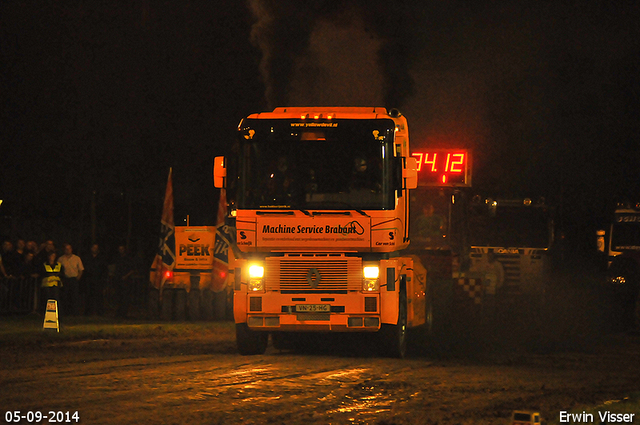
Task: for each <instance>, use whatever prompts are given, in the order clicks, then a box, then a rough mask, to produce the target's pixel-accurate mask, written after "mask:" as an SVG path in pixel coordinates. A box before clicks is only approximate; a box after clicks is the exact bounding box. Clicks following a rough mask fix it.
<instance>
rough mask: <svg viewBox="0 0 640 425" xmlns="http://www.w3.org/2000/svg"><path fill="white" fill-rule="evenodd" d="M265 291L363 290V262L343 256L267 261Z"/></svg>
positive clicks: (293, 256) (298, 256)
mask: <svg viewBox="0 0 640 425" xmlns="http://www.w3.org/2000/svg"><path fill="white" fill-rule="evenodd" d="M266 264H267V267H266V270H265V287H266V289H267V290H270V291H282V292H286V293H331V292H337V293H340V292H346V291H359V290H361V289H362V259H361V258H358V257H347V256H345V255H344V254H286V255H285V256H284V257H269V258H267V261H266Z"/></svg>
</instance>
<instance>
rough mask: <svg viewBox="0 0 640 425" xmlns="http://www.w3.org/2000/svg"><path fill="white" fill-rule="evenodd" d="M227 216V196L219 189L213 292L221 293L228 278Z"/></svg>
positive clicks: (228, 237)
mask: <svg viewBox="0 0 640 425" xmlns="http://www.w3.org/2000/svg"><path fill="white" fill-rule="evenodd" d="M226 215H227V195H226V191H225V190H224V189H220V201H219V202H218V215H217V217H216V240H215V244H214V249H213V276H212V278H211V283H212V288H213V291H214V292H221V291H223V290H224V289H225V288H226V286H227V279H228V276H229V247H230V246H231V240H232V239H231V234H230V231H229V230H230V229H229V227H228V226H227V225H226V224H225V217H226Z"/></svg>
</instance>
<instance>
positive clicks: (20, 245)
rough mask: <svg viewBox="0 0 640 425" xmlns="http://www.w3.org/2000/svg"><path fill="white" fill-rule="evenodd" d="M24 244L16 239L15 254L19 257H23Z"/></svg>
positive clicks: (22, 240) (21, 240)
mask: <svg viewBox="0 0 640 425" xmlns="http://www.w3.org/2000/svg"><path fill="white" fill-rule="evenodd" d="M25 247H26V244H25V243H24V239H18V240H17V241H16V252H17V253H18V255H20V256H24V251H25Z"/></svg>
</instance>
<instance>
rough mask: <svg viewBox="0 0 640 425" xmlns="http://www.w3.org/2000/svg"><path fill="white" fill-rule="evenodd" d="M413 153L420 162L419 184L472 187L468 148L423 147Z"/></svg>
mask: <svg viewBox="0 0 640 425" xmlns="http://www.w3.org/2000/svg"><path fill="white" fill-rule="evenodd" d="M411 155H412V156H413V157H414V158H415V159H416V161H417V163H418V186H440V187H471V158H470V155H469V151H468V150H467V149H422V150H419V151H416V152H413V153H412V154H411Z"/></svg>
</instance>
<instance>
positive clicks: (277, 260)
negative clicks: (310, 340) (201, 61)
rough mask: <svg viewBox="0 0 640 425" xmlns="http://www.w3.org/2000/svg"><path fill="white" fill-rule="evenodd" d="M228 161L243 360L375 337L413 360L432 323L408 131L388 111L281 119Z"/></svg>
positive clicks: (219, 176)
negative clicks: (321, 339)
mask: <svg viewBox="0 0 640 425" xmlns="http://www.w3.org/2000/svg"><path fill="white" fill-rule="evenodd" d="M234 152H235V154H234V156H233V157H229V158H225V157H216V158H215V163H214V182H215V186H216V187H219V188H226V190H227V192H226V193H227V198H228V200H229V215H228V217H229V220H230V225H232V226H235V228H236V232H235V236H236V241H235V243H236V244H237V248H238V251H239V255H238V256H237V257H236V258H235V259H233V260H230V263H229V272H230V280H231V281H232V282H231V285H233V290H234V297H233V298H234V306H233V314H234V319H235V324H236V337H237V346H238V350H239V352H240V353H241V354H244V355H247V354H261V353H263V352H264V351H265V349H266V347H267V345H268V339H269V335H270V334H271V335H272V339H273V342H274V345H276V346H278V344H280V342H281V341H282V340H283V339H286V338H287V337H288V336H291V334H293V333H297V332H370V333H372V334H373V333H375V334H376V335H377V336H378V337H379V338H380V339H381V341H380V347H381V348H382V350H383V351H384V353H385V354H386V355H389V356H394V357H403V356H404V355H405V352H406V343H407V329H408V328H412V327H418V326H421V325H423V324H425V321H426V316H427V314H426V301H425V295H426V287H425V286H426V275H425V273H424V271H423V270H422V271H420V273H417V272H416V273H415V274H414V258H413V257H411V256H409V255H405V254H403V250H404V249H405V248H406V247H407V246H408V245H409V228H408V222H409V189H413V188H415V187H416V186H417V171H416V159H415V158H414V157H412V156H411V154H410V151H409V135H408V127H407V121H406V118H405V117H404V116H402V114H400V113H399V112H398V111H397V110H390V111H387V110H386V109H385V108H380V107H370V108H364V107H353V108H351V107H334V108H327V107H317V108H314V107H311V108H298V107H295V108H293V107H291V108H276V109H275V110H274V111H273V112H264V113H258V114H252V115H250V116H248V117H247V118H245V119H243V120H242V121H241V122H240V124H239V127H238V139H237V145H236V146H235V148H234Z"/></svg>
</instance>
